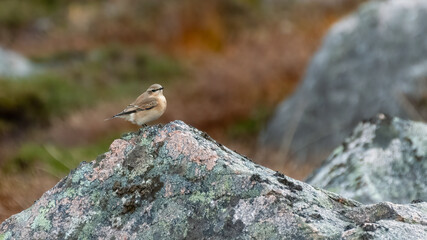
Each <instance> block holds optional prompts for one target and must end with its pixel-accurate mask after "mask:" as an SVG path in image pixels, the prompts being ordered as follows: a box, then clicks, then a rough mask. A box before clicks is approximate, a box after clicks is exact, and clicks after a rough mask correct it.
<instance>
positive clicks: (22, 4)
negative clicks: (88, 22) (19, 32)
mask: <svg viewBox="0 0 427 240" xmlns="http://www.w3.org/2000/svg"><path fill="white" fill-rule="evenodd" d="M60 7H61V3H60V1H56V0H31V1H25V0H2V1H1V7H0V27H4V28H6V29H10V30H13V29H15V30H16V28H21V27H24V26H25V25H27V24H29V23H31V22H32V21H34V20H35V19H37V18H40V17H44V16H46V15H52V14H53V13H54V12H55V11H57V10H58V9H59V8H60Z"/></svg>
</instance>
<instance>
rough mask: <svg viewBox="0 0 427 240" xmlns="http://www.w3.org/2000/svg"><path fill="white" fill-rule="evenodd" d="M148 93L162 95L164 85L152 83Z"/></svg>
mask: <svg viewBox="0 0 427 240" xmlns="http://www.w3.org/2000/svg"><path fill="white" fill-rule="evenodd" d="M146 92H147V93H148V95H150V96H157V95H162V94H163V87H162V85H160V84H157V83H156V84H153V85H151V86H150V87H149V88H148V89H147V91H146Z"/></svg>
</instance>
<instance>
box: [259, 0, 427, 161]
mask: <svg viewBox="0 0 427 240" xmlns="http://www.w3.org/2000/svg"><path fill="white" fill-rule="evenodd" d="M426 22H427V1H425V0H411V1H407V0H389V1H369V2H368V3H366V4H364V5H362V6H361V7H360V8H359V9H358V10H357V11H356V12H355V13H353V14H352V15H350V16H348V17H346V18H345V19H343V20H341V21H340V22H338V23H337V24H336V25H334V26H333V27H332V29H331V30H330V31H329V33H328V34H327V36H326V38H325V39H324V42H323V45H322V47H321V48H320V50H319V51H318V52H317V53H316V55H315V57H314V58H313V60H312V62H311V64H310V66H309V68H308V70H307V73H306V76H305V79H304V80H303V81H302V84H301V86H300V87H299V89H297V91H296V92H295V94H294V95H293V96H292V97H290V98H289V99H287V100H285V101H284V102H283V103H282V104H281V105H280V106H279V107H278V109H277V110H276V113H275V116H274V117H273V118H272V120H271V121H270V123H269V124H268V126H267V129H266V130H265V131H264V133H263V134H262V136H261V137H260V144H261V145H263V146H268V147H273V148H276V149H279V150H280V151H282V153H284V154H287V155H288V156H290V157H291V158H293V159H296V160H298V161H299V162H308V161H310V162H312V163H320V162H321V161H322V160H323V159H325V158H326V157H327V156H328V155H329V154H330V152H331V151H332V150H333V149H334V148H335V147H336V146H338V145H339V144H340V143H341V142H342V141H343V140H344V139H345V137H347V136H348V135H349V134H350V133H351V130H352V129H353V128H354V127H355V126H356V125H357V123H358V122H359V121H361V120H363V119H368V118H371V117H373V116H375V115H376V114H378V113H385V114H388V115H390V116H396V117H401V118H405V119H412V120H421V119H427V106H426V104H425V103H426V99H427V95H426V92H427V59H426V56H427V24H426Z"/></svg>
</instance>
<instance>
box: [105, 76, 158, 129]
mask: <svg viewBox="0 0 427 240" xmlns="http://www.w3.org/2000/svg"><path fill="white" fill-rule="evenodd" d="M165 110H166V98H165V96H163V87H162V86H161V85H160V84H153V85H151V86H150V87H149V88H148V89H147V91H145V92H144V93H142V94H141V95H140V96H139V97H138V98H137V99H136V100H135V101H134V102H133V103H131V104H129V106H127V107H126V108H125V109H124V110H123V111H122V112H121V113H118V114H116V115H114V116H113V117H112V118H110V119H113V118H116V117H119V118H124V119H125V120H127V121H129V122H132V123H134V124H137V125H140V126H145V125H146V123H148V122H151V121H154V120H156V119H158V118H159V117H160V116H162V114H163V113H164V112H165ZM107 120H109V119H107Z"/></svg>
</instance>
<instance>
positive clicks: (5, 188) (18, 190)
mask: <svg viewBox="0 0 427 240" xmlns="http://www.w3.org/2000/svg"><path fill="white" fill-rule="evenodd" d="M58 180H59V179H57V178H52V177H49V176H47V175H45V174H44V173H42V172H37V171H34V172H33V173H32V174H28V173H26V174H22V175H21V174H20V175H13V176H0V222H2V221H3V220H5V219H6V218H8V217H10V215H12V214H15V213H18V212H20V211H22V210H23V209H26V208H28V207H30V206H31V205H33V203H34V201H36V200H37V199H38V198H39V197H40V196H41V195H42V194H43V193H44V192H46V191H47V190H48V189H50V188H52V187H53V186H54V185H55V184H56V183H57V182H58Z"/></svg>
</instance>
